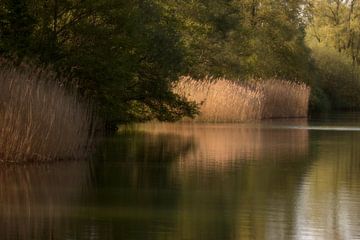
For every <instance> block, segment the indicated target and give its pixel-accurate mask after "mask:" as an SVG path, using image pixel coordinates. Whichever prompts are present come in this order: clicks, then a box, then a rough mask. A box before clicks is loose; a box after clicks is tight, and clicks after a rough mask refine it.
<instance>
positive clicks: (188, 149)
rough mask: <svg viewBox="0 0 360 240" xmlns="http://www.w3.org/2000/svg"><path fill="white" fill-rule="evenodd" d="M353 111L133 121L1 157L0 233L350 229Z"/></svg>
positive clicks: (355, 195) (354, 215) (349, 232)
mask: <svg viewBox="0 0 360 240" xmlns="http://www.w3.org/2000/svg"><path fill="white" fill-rule="evenodd" d="M359 140H360V115H358V114H335V115H331V116H329V117H326V118H316V119H311V120H309V121H306V120H281V121H279V120H277V121H267V122H262V123H254V124H142V125H137V126H134V127H132V128H131V129H129V128H128V129H126V130H124V131H122V132H121V133H120V134H119V135H118V136H116V137H113V138H109V139H107V140H106V142H105V143H104V144H103V146H101V147H100V149H99V152H98V153H97V154H96V156H94V160H92V161H82V162H81V161H80V162H63V163H56V164H52V165H26V166H1V167H0V178H1V182H2V184H1V185H0V239H5V240H7V239H11V240H13V239H21V240H22V239H125V240H127V239H130V240H131V239H145V240H146V239H159V240H162V239H175V240H176V239H196V240H197V239H360V141H359Z"/></svg>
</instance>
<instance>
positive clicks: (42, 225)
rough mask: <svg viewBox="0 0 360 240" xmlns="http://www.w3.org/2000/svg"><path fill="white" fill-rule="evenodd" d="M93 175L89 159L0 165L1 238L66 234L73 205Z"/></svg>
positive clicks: (50, 237) (43, 236)
mask: <svg viewBox="0 0 360 240" xmlns="http://www.w3.org/2000/svg"><path fill="white" fill-rule="evenodd" d="M88 177H89V165H88V163H87V162H64V163H56V164H53V165H50V166H47V165H37V166H34V165H26V166H3V167H1V168H0V181H1V186H0V235H1V239H61V237H60V236H61V235H62V236H63V237H65V235H63V234H66V228H65V229H64V227H65V226H67V225H68V219H67V218H66V217H68V215H69V214H70V213H71V208H70V207H69V205H70V204H74V203H76V202H77V201H79V197H80V194H81V192H82V191H81V190H82V189H83V188H84V186H85V184H86V182H87V180H88Z"/></svg>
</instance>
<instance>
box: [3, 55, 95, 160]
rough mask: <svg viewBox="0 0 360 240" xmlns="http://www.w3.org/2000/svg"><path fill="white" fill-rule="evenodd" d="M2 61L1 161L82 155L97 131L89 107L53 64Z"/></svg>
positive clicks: (67, 157) (66, 157)
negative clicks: (59, 76) (58, 77)
mask: <svg viewBox="0 0 360 240" xmlns="http://www.w3.org/2000/svg"><path fill="white" fill-rule="evenodd" d="M0 64H1V65H0V66H1V67H0V161H3V162H24V161H47V160H54V159H69V158H77V157H82V156H83V155H84V154H85V152H86V148H87V147H89V146H90V142H91V139H92V138H91V136H92V135H93V128H94V127H93V126H94V124H93V122H92V121H93V114H92V110H91V107H89V106H88V105H87V104H82V103H80V100H79V98H78V96H77V95H76V93H75V92H76V91H75V90H72V91H69V90H68V89H65V86H64V85H63V84H62V83H61V81H57V80H56V77H55V75H54V74H53V73H52V72H51V71H49V70H46V69H42V68H36V67H33V66H31V65H26V64H22V65H21V66H17V67H14V66H13V65H12V63H9V62H6V61H5V60H2V59H0Z"/></svg>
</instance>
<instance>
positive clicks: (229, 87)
mask: <svg viewBox="0 0 360 240" xmlns="http://www.w3.org/2000/svg"><path fill="white" fill-rule="evenodd" d="M173 92H174V93H177V94H179V95H180V96H182V97H185V98H186V99H187V100H189V101H194V102H196V103H197V104H198V105H199V106H200V114H199V116H197V117H196V118H195V121H199V122H241V121H246V120H260V119H269V118H295V117H297V118H300V117H306V116H307V114H308V103H309V96H310V88H309V87H308V86H307V85H306V84H304V83H294V82H289V81H283V80H274V79H271V80H267V81H264V80H259V81H252V82H248V83H239V82H233V81H230V80H226V79H223V78H210V77H207V78H205V79H203V80H195V79H193V78H191V77H181V78H180V80H179V81H178V82H177V83H176V84H175V85H174V86H173Z"/></svg>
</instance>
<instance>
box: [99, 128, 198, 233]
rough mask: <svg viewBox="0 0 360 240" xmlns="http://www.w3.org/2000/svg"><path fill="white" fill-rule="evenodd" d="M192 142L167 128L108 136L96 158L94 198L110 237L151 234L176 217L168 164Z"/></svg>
mask: <svg viewBox="0 0 360 240" xmlns="http://www.w3.org/2000/svg"><path fill="white" fill-rule="evenodd" d="M192 147H193V144H192V139H191V138H189V137H182V136H178V135H174V134H171V133H168V134H167V133H164V134H160V133H159V134H156V133H154V134H149V133H141V132H140V133H138V132H131V133H128V132H127V133H124V134H120V136H118V137H114V138H112V139H108V141H107V142H106V143H105V144H104V146H103V148H102V151H101V155H100V157H99V159H100V161H97V163H96V167H95V168H96V179H97V186H96V189H98V191H99V192H98V193H97V194H96V196H97V197H96V199H93V201H94V202H95V204H96V206H97V207H98V208H100V209H102V210H101V213H100V214H99V213H94V214H97V215H100V216H105V217H106V221H107V222H108V223H109V225H110V228H111V229H112V237H113V239H144V240H146V239H154V235H153V234H149V233H158V232H160V231H162V230H163V229H164V228H172V227H173V226H174V225H175V222H176V213H177V205H178V192H177V190H176V182H175V181H176V179H175V178H174V176H173V175H172V172H171V166H172V163H173V162H174V161H176V160H177V159H178V157H179V156H180V155H182V154H184V152H187V151H189V150H190V149H191V148H192Z"/></svg>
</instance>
